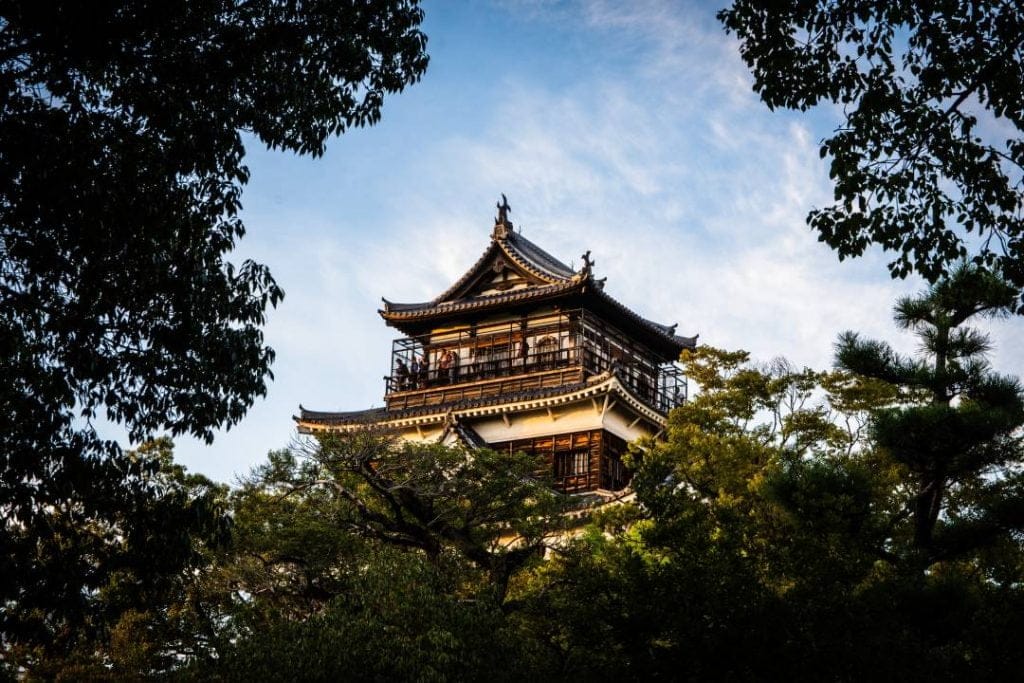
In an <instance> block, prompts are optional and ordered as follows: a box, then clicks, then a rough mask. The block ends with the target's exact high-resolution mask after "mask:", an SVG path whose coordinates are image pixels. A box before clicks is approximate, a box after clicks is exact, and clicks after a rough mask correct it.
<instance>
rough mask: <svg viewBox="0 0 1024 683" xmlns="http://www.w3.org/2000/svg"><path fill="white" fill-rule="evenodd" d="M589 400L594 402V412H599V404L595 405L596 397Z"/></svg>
mask: <svg viewBox="0 0 1024 683" xmlns="http://www.w3.org/2000/svg"><path fill="white" fill-rule="evenodd" d="M590 402H591V403H593V404H594V412H595V413H600V412H601V408H600V406H598V405H597V399H596V398H591V399H590Z"/></svg>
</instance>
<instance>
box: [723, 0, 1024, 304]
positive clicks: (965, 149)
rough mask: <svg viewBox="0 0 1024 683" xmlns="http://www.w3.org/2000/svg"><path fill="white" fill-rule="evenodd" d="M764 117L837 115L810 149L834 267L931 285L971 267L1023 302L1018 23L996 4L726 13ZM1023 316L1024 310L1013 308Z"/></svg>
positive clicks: (817, 219)
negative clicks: (989, 271)
mask: <svg viewBox="0 0 1024 683" xmlns="http://www.w3.org/2000/svg"><path fill="white" fill-rule="evenodd" d="M718 16H719V18H720V19H721V21H722V22H723V24H724V25H725V28H726V30H727V31H729V32H733V33H735V34H736V35H737V37H738V38H739V40H740V52H741V55H742V56H743V59H744V60H745V61H746V63H747V65H748V66H749V67H750V69H751V70H752V72H753V74H754V89H755V90H756V91H757V92H758V93H759V94H760V96H761V99H762V100H763V101H764V102H765V103H766V104H767V105H768V106H769V107H772V108H775V107H787V108H791V109H800V110H806V109H808V108H811V107H814V106H816V105H819V104H821V103H829V102H830V103H834V104H836V105H838V106H839V107H841V111H842V115H841V117H842V121H841V123H839V125H838V126H837V128H836V130H835V132H834V133H833V134H832V136H831V137H828V138H826V139H825V140H823V141H822V143H821V155H822V157H829V158H830V159H831V166H830V176H831V178H832V180H833V181H834V183H835V203H833V204H832V205H831V206H827V207H824V208H816V209H814V210H812V211H811V212H810V214H809V216H808V219H807V220H808V223H809V224H810V226H811V227H812V228H813V229H814V230H816V231H817V232H818V235H819V238H820V239H821V240H822V241H824V242H825V243H827V244H828V245H829V246H830V247H832V248H833V249H835V250H836V251H837V252H838V255H839V257H840V258H841V259H842V258H845V257H848V256H859V255H861V254H862V253H864V251H865V249H867V248H868V247H869V246H870V245H872V244H875V245H880V246H881V247H882V248H884V249H885V250H887V251H892V252H895V256H894V258H893V260H892V261H891V263H890V264H889V268H890V271H891V273H892V274H893V275H894V276H898V277H904V276H906V275H907V274H909V273H910V272H917V273H919V274H921V275H923V276H924V277H925V278H927V279H928V280H929V281H931V282H935V281H936V280H937V279H938V278H939V277H940V276H942V275H943V274H944V273H946V272H947V271H948V270H949V269H950V268H951V266H952V265H953V264H955V263H956V262H958V261H960V260H962V259H964V258H968V257H969V258H973V259H974V260H975V261H976V262H977V263H978V264H980V265H987V266H989V267H990V268H996V269H999V270H1001V271H1002V273H1003V276H1004V277H1005V278H1006V279H1007V280H1008V281H1009V282H1010V283H1011V284H1012V285H1013V286H1014V287H1016V288H1017V290H1018V293H1019V294H1021V296H1024V222H1022V221H1024V194H1022V183H1024V135H1022V131H1024V11H1022V9H1021V7H1020V5H1019V4H1018V3H1012V2H1003V1H1001V0H954V1H952V2H942V3H935V2H928V1H927V0H913V1H909V2H888V1H886V0H867V1H861V0H857V1H856V2H854V1H852V0H837V1H836V2H828V3H816V2H809V1H807V0H784V1H783V2H762V1H760V0H735V2H733V3H732V5H731V6H730V7H728V8H727V9H725V10H722V11H721V12H720V13H719V15H718ZM1018 309H1019V310H1022V311H1024V298H1022V299H1021V300H1020V301H1018Z"/></svg>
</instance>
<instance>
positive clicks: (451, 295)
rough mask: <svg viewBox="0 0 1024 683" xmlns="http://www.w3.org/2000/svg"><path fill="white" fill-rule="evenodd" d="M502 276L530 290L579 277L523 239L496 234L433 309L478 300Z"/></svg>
mask: <svg viewBox="0 0 1024 683" xmlns="http://www.w3.org/2000/svg"><path fill="white" fill-rule="evenodd" d="M499 234H501V235H502V236H500V237H499V236H498V235H499ZM503 273H508V274H511V275H512V276H513V277H517V278H519V279H521V280H522V281H523V282H524V283H525V284H526V286H527V287H542V286H544V285H553V284H561V283H564V282H568V281H569V280H572V279H573V278H574V277H575V276H576V273H575V272H573V270H572V268H570V267H569V266H567V265H565V264H564V263H562V262H561V261H559V260H558V259H556V258H555V257H554V256H552V255H551V254H549V253H547V252H546V251H544V250H543V249H541V248H540V247H538V246H537V245H536V244H534V243H533V242H531V241H530V240H528V239H526V238H525V237H523V236H522V235H518V234H516V233H515V232H513V231H512V230H511V229H510V230H508V231H506V232H504V233H498V232H497V231H496V232H495V234H494V235H492V236H491V243H490V244H489V245H488V246H487V249H486V250H485V251H484V253H483V254H482V255H481V256H480V258H479V259H477V261H476V263H474V264H473V265H472V266H471V267H470V269H469V270H468V271H466V273H465V274H464V275H463V276H462V277H460V278H459V279H458V280H456V282H455V284H453V285H452V286H451V287H449V288H448V289H447V290H445V291H444V292H443V293H442V294H440V295H439V296H438V297H437V298H435V299H434V300H433V301H431V302H430V305H432V306H439V305H441V304H444V303H450V302H455V301H461V300H463V299H469V298H475V296H478V295H480V294H482V293H483V292H484V291H487V290H488V289H490V288H491V283H492V281H493V279H494V278H495V277H496V276H501V275H502V274H503Z"/></svg>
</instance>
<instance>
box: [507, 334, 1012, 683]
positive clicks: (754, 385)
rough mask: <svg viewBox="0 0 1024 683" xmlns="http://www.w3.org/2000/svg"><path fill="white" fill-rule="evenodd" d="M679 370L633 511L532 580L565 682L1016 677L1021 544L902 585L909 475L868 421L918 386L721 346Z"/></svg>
mask: <svg viewBox="0 0 1024 683" xmlns="http://www.w3.org/2000/svg"><path fill="white" fill-rule="evenodd" d="M683 364H684V365H685V368H686V372H687V375H688V376H689V377H691V378H693V379H694V380H695V381H696V382H698V383H699V384H700V391H699V392H696V393H695V395H694V397H693V398H692V399H691V400H690V401H688V402H687V403H686V404H685V405H684V406H681V407H680V408H678V409H677V410H675V411H673V413H672V415H671V416H670V419H669V425H668V429H667V433H666V440H665V441H664V442H663V443H656V444H655V443H648V444H646V445H644V446H643V448H642V449H640V450H634V452H633V457H634V458H635V461H634V462H635V464H636V473H635V475H634V478H633V486H634V488H635V492H636V500H637V504H636V506H635V507H629V506H624V507H621V508H618V509H616V510H614V511H610V512H608V513H607V514H605V515H602V516H601V517H600V518H598V519H596V520H595V524H594V526H593V527H592V528H591V529H590V531H589V533H587V534H584V535H583V536H582V537H580V538H579V539H578V540H577V541H576V542H575V543H574V544H573V545H572V546H570V547H569V548H567V549H565V550H563V551H562V552H560V553H558V554H557V555H556V557H555V559H553V560H552V561H550V562H548V563H545V564H544V565H541V566H539V567H538V568H536V569H535V570H534V572H535V579H534V584H533V586H532V589H531V591H530V592H529V594H528V595H527V596H526V597H525V598H524V599H523V602H524V604H525V605H526V607H525V608H524V609H523V610H522V616H521V618H522V619H523V620H524V621H525V622H526V623H527V624H528V626H527V629H528V630H529V631H531V632H532V633H534V634H535V637H537V638H540V639H542V640H544V641H546V642H547V643H548V644H549V647H551V648H552V649H553V650H554V651H555V652H556V655H555V661H556V662H560V663H561V665H562V666H561V668H560V669H558V675H559V676H561V677H562V678H566V679H569V678H585V679H586V678H595V679H600V678H609V679H613V680H650V679H652V678H668V679H673V680H691V679H693V680H707V679H715V680H734V679H740V680H760V679H772V680H774V679H787V680H790V679H792V680H862V679H872V680H873V679H878V678H882V679H886V680H889V679H892V680H898V679H907V680H998V679H1001V678H1006V677H1011V678H1012V677H1013V676H1014V675H1016V674H1015V672H1017V671H1019V670H1020V666H1021V655H1020V653H1019V649H1018V648H1016V647H1015V646H1014V642H1015V640H1016V639H1017V638H1018V637H1019V636H1018V633H1019V629H1020V628H1021V627H1022V626H1024V620H1022V617H1021V613H1020V608H1021V606H1022V605H1024V591H1022V590H1021V582H1020V577H1021V576H1022V573H1021V568H1022V566H1024V564H1022V563H1021V551H1022V550H1024V546H1022V544H1021V540H1020V535H1019V534H1017V535H1014V534H1010V533H1005V530H1004V532H1001V534H1000V535H999V537H998V539H997V542H995V543H994V544H992V545H988V544H986V545H985V546H984V549H983V550H982V551H981V552H977V551H972V552H970V553H967V554H960V555H958V556H957V557H956V558H952V557H951V558H947V559H943V560H942V561H941V562H938V563H935V564H933V565H931V568H930V571H929V572H927V573H921V572H919V571H916V570H915V572H911V573H908V572H907V571H906V568H907V562H906V559H907V558H910V557H913V555H914V552H915V551H914V537H913V533H912V529H911V528H910V527H912V525H911V524H910V523H909V522H908V516H907V512H906V510H907V508H908V504H911V505H912V503H913V499H914V495H915V492H916V488H915V483H916V481H917V480H916V474H915V472H914V470H913V469H912V468H910V467H908V466H907V465H906V464H905V463H904V462H903V461H902V460H901V459H900V458H898V457H893V455H892V454H891V452H890V450H889V448H888V447H887V446H885V445H882V444H879V443H876V442H875V436H874V435H875V433H876V430H873V429H871V428H870V425H871V424H872V421H873V420H874V418H873V417H872V415H874V414H876V411H878V410H883V411H884V410H888V409H890V408H891V407H892V406H894V405H897V404H899V403H900V402H902V401H906V400H913V398H914V397H915V396H916V392H915V391H914V390H912V389H911V390H908V389H901V388H900V387H898V386H896V385H893V384H891V383H889V382H886V381H882V380H879V379H874V378H869V377H863V376H857V375H854V374H851V373H849V372H847V371H837V372H830V373H817V372H811V371H808V370H798V369H795V368H792V367H791V366H789V365H788V364H787V363H785V362H773V363H772V364H770V365H767V366H757V365H754V364H752V363H750V362H749V357H748V356H747V354H745V353H743V352H725V351H720V350H717V349H711V348H708V347H701V348H699V349H697V350H696V352H694V353H692V354H686V355H685V357H684V359H683ZM982 483H983V484H992V483H994V482H982ZM1006 493H1009V491H1007V492H1006ZM961 499H962V500H963V501H964V504H963V505H957V506H947V508H946V510H947V512H948V513H949V514H951V515H953V516H956V517H957V518H958V519H957V520H956V523H966V524H967V525H968V526H970V527H973V528H975V529H977V528H979V527H978V526H975V524H976V523H980V522H983V521H984V520H985V519H991V518H990V517H986V516H985V515H981V516H979V517H977V518H974V517H973V516H972V513H971V510H970V505H971V501H972V500H982V499H984V496H973V495H968V492H967V491H964V493H963V495H962V496H961ZM1007 502H1010V501H1009V499H1007ZM1002 509H1005V507H1004V508H1002ZM976 510H978V511H979V512H980V509H978V508H976ZM959 537H961V538H962V537H963V536H959Z"/></svg>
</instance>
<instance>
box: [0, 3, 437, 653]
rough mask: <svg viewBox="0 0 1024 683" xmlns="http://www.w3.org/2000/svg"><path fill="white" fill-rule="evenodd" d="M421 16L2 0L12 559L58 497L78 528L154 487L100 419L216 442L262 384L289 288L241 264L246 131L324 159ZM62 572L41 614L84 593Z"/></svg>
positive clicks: (0, 170)
mask: <svg viewBox="0 0 1024 683" xmlns="http://www.w3.org/2000/svg"><path fill="white" fill-rule="evenodd" d="M422 18H423V14H422V12H421V10H420V9H419V7H418V6H417V2H416V0H371V1H370V2H342V3H338V2H333V1H328V0H310V1H307V2H295V3H291V2H289V3H281V2H277V1H276V0H252V1H246V2H236V1H231V0H197V1H196V2H187V3H173V2H172V3H137V2H118V1H112V2H100V3H67V2H56V1H42V2H27V3H26V2H2V3H0V121H2V125H0V416H2V417H0V420H2V421H3V422H2V424H0V506H2V508H3V511H4V512H3V517H4V523H3V528H2V530H0V547H2V548H3V549H4V553H5V554H6V553H7V552H8V550H9V549H11V548H13V547H15V546H18V543H19V541H18V540H17V539H18V538H31V537H32V536H33V535H36V536H38V537H48V536H50V535H52V534H51V532H52V529H50V527H48V526H47V516H48V515H49V514H50V512H51V511H52V510H53V509H54V508H55V507H56V508H61V507H62V506H70V507H71V508H73V512H74V514H75V515H76V517H77V518H78V519H79V520H80V521H79V524H78V526H77V528H78V529H80V530H81V529H84V527H85V526H86V524H87V522H88V521H89V520H92V521H96V522H98V523H102V520H104V519H107V518H110V517H112V516H115V517H116V515H118V514H120V511H124V510H130V509H132V508H133V507H135V506H137V505H140V504H142V501H143V500H144V499H145V498H146V497H147V496H148V495H149V494H148V492H147V484H146V478H147V476H149V474H151V471H150V470H147V469H146V467H143V465H142V464H140V462H138V461H132V460H130V459H128V458H126V457H124V456H123V454H122V453H121V452H120V449H119V448H118V447H117V445H116V444H114V443H113V442H109V441H104V440H103V439H101V438H100V437H99V436H98V435H97V433H96V431H95V429H94V427H93V422H94V420H95V419H96V418H98V417H106V418H109V419H110V420H112V421H114V422H116V423H120V424H122V425H124V427H125V428H126V429H127V431H128V433H129V435H130V437H131V439H132V440H133V441H134V442H136V443H139V442H142V441H143V440H144V439H146V438H148V437H150V436H151V435H152V434H154V433H156V432H157V431H160V430H166V431H168V432H170V433H171V434H184V433H188V434H192V435H195V436H198V437H201V438H204V439H207V440H210V439H212V437H213V430H214V429H216V428H218V427H224V426H228V427H230V426H231V425H232V424H234V423H236V422H238V420H240V419H241V417H242V416H243V415H244V413H245V411H246V410H247V409H248V407H249V406H250V405H251V404H252V402H253V400H254V399H255V398H256V397H258V396H260V395H262V394H264V393H265V392H266V381H267V379H268V378H270V377H271V373H270V364H271V361H272V360H273V357H274V354H273V351H272V350H271V349H270V348H268V347H267V346H265V344H264V342H263V336H262V332H261V329H260V327H261V325H262V324H263V322H264V319H265V315H266V312H267V309H268V307H269V306H273V305H276V304H277V303H278V302H279V301H280V300H281V297H282V296H283V292H282V289H281V288H280V287H279V286H278V285H277V283H276V282H275V281H274V279H273V278H272V277H271V275H270V273H269V272H268V270H267V268H266V267H265V266H263V265H260V264H258V263H255V262H252V261H245V262H243V263H241V264H240V265H236V264H233V263H231V262H230V261H229V260H228V254H229V252H230V251H231V249H232V248H233V246H234V245H235V243H236V241H237V240H238V239H239V238H241V237H242V235H243V234H244V232H245V226H244V225H243V222H242V220H241V218H240V216H239V209H240V207H241V193H242V187H243V186H244V185H245V183H246V181H247V180H248V177H249V171H248V169H247V168H246V166H245V164H244V155H245V146H244V143H245V138H244V137H243V135H248V136H250V138H249V139H251V140H253V141H257V142H258V143H260V144H265V145H267V146H269V147H271V148H278V149H283V150H290V151H293V152H297V153H300V154H312V155H319V154H322V153H323V151H324V146H325V144H326V141H327V139H328V138H329V137H330V136H332V135H336V134H340V133H342V132H344V131H345V130H347V129H348V128H350V127H353V126H365V125H370V124H373V123H375V122H376V121H377V120H378V119H379V118H380V115H381V107H382V105H383V102H384V97H385V96H386V95H387V94H388V93H395V92H398V91H400V90H402V89H403V88H404V87H405V86H406V85H408V84H410V83H413V82H415V81H417V80H418V79H419V78H420V76H421V75H422V74H423V72H424V69H425V68H426V65H427V56H426V54H425V52H424V49H425V43H426V38H425V36H424V35H423V33H422V32H421V31H420V30H419V25H420V22H421V21H422ZM18 547H20V546H18ZM83 561H85V562H86V563H87V564H88V563H89V562H93V561H95V556H93V555H89V557H88V558H85V559H83ZM74 564H75V563H74V562H72V561H69V566H71V565H74ZM8 569H9V570H11V571H10V573H7V574H6V576H7V577H8V580H5V581H4V582H3V588H2V589H0V600H2V601H3V602H4V603H6V602H7V601H17V602H19V603H23V604H27V602H28V601H30V599H32V595H39V594H37V593H34V592H32V593H28V592H26V590H27V589H26V586H29V585H33V584H34V582H35V580H36V579H37V578H38V577H34V578H30V577H33V576H34V575H33V574H32V573H33V572H34V571H36V570H37V569H38V567H35V566H34V565H33V564H32V562H31V560H30V557H29V554H27V553H21V552H19V553H17V554H16V555H15V556H14V557H13V558H12V561H11V564H10V565H9V566H8ZM79 579H83V580H84V577H83V576H79ZM60 585H62V586H64V590H66V591H67V593H68V595H67V596H65V597H66V598H67V599H66V600H64V601H63V602H62V601H60V600H54V601H52V603H51V604H49V605H48V607H47V609H50V608H53V609H59V608H60V607H61V605H68V604H72V603H74V602H75V600H74V598H73V596H74V595H75V594H76V591H77V590H79V587H80V586H79V584H77V583H76V580H75V579H74V577H68V580H67V581H63V582H62V583H60ZM6 627H7V624H5V636H4V639H5V641H6V640H7V638H8V637H12V636H9V635H7V634H6Z"/></svg>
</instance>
